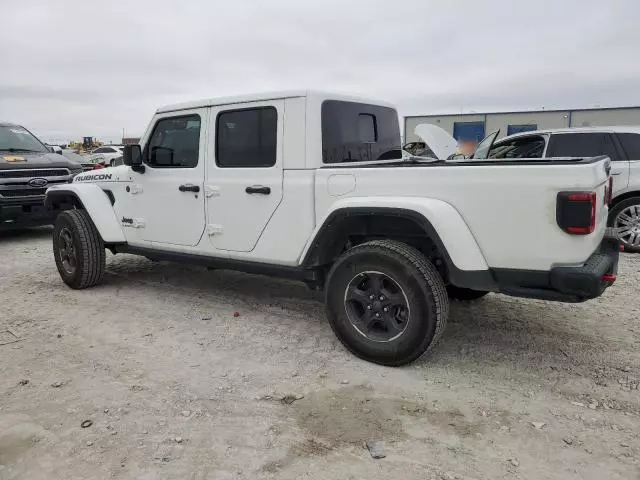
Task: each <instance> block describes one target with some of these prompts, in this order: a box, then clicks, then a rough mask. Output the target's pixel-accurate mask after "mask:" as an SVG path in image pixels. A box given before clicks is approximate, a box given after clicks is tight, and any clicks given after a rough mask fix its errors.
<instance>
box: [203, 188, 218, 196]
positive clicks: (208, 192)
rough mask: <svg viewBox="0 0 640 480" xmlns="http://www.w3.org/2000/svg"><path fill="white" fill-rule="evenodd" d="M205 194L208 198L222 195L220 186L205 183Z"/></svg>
mask: <svg viewBox="0 0 640 480" xmlns="http://www.w3.org/2000/svg"><path fill="white" fill-rule="evenodd" d="M204 196H205V197H207V198H211V197H219V196H220V187H216V186H210V185H205V186H204Z"/></svg>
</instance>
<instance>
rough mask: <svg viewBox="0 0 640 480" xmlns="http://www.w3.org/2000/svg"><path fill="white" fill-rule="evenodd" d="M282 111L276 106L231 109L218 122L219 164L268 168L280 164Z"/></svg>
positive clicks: (217, 154)
mask: <svg viewBox="0 0 640 480" xmlns="http://www.w3.org/2000/svg"><path fill="white" fill-rule="evenodd" d="M277 140H278V111H277V110H276V109H275V108H274V107H261V108H251V109H246V110H229V111H226V112H221V113H220V114H219V115H218V119H217V121H216V164H217V165H218V166H219V167H223V168H229V167H231V168H234V167H235V168H260V167H262V168H266V167H273V166H274V165H275V164H276V155H277Z"/></svg>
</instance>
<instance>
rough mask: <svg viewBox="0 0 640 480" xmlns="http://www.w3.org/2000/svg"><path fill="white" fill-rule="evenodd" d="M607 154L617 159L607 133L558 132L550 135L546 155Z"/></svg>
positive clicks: (583, 155)
mask: <svg viewBox="0 0 640 480" xmlns="http://www.w3.org/2000/svg"><path fill="white" fill-rule="evenodd" d="M598 155H607V156H609V158H611V160H618V159H619V156H618V152H617V151H616V149H615V147H614V145H613V142H612V141H611V137H610V136H609V134H608V133H558V134H554V135H551V140H549V150H548V151H547V157H596V156H598Z"/></svg>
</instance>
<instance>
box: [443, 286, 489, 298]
mask: <svg viewBox="0 0 640 480" xmlns="http://www.w3.org/2000/svg"><path fill="white" fill-rule="evenodd" d="M447 293H448V294H449V298H451V299H453V300H464V301H471V300H478V299H479V298H482V297H484V296H485V295H486V294H487V293H489V292H485V291H483V290H472V289H470V288H462V287H456V286H455V285H447Z"/></svg>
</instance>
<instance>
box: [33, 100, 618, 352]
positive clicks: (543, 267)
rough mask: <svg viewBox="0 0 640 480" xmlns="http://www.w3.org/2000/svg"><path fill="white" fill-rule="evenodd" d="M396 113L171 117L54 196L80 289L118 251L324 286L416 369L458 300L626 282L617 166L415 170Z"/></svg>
mask: <svg viewBox="0 0 640 480" xmlns="http://www.w3.org/2000/svg"><path fill="white" fill-rule="evenodd" d="M400 145H401V139H400V129H399V125H398V115H397V113H396V111H395V109H394V108H393V107H392V106H390V105H385V104H382V103H379V102H369V101H365V100H361V99H354V98H350V97H345V96H340V95H331V94H324V93H319V92H310V91H300V92H289V93H278V94H264V95H257V96H251V97H235V98H221V99H214V100H206V101H197V102H191V103H184V104H179V105H172V106H168V107H163V108H160V109H158V111H157V112H156V114H155V116H154V117H153V119H152V122H151V124H150V125H149V127H148V130H147V131H146V133H145V134H144V136H143V137H142V139H141V143H140V145H133V146H127V147H125V151H124V165H121V166H117V167H113V168H106V169H103V170H100V171H96V172H86V173H83V174H80V175H78V176H76V177H75V179H74V181H73V183H71V184H68V185H61V186H54V187H52V188H50V189H49V190H48V191H47V194H46V199H45V205H46V206H47V207H48V208H51V209H52V210H58V209H60V208H61V206H62V205H69V204H71V205H74V208H72V209H66V210H65V209H63V211H62V213H60V214H59V215H58V217H57V221H56V226H55V230H54V235H53V251H54V256H55V262H56V265H57V268H58V271H59V273H60V276H61V277H62V279H63V281H64V282H66V283H67V284H68V285H69V286H70V287H72V288H76V289H82V288H87V287H91V286H94V285H96V284H98V283H100V282H101V281H102V279H103V275H104V271H105V248H106V249H109V250H110V251H111V252H113V253H129V254H137V255H143V256H146V257H149V258H152V259H156V260H171V261H179V262H191V263H196V264H201V265H203V266H207V267H211V268H223V269H236V270H241V271H245V272H249V273H258V274H267V275H279V276H285V277H289V278H295V279H299V280H302V281H304V282H307V283H308V284H309V285H311V286H312V287H315V288H322V289H324V291H325V299H326V307H327V316H328V319H329V322H330V324H331V327H332V328H333V330H334V332H335V333H336V335H337V336H338V338H339V339H340V340H341V341H342V342H343V343H344V345H345V346H346V347H347V348H348V349H349V350H351V351H352V352H353V353H354V354H356V355H358V356H360V357H362V358H364V359H366V360H369V361H372V362H377V363H380V364H385V365H402V364H405V363H408V362H411V361H413V360H415V359H416V358H418V357H419V356H420V355H421V354H423V353H424V352H425V351H427V350H428V349H429V348H430V347H431V346H432V345H434V344H435V342H436V341H437V339H438V337H439V336H440V335H441V334H442V331H443V329H444V326H445V323H446V320H447V315H448V311H449V298H448V297H454V298H461V299H474V298H479V297H481V296H482V295H484V294H486V293H487V292H489V291H493V292H501V293H505V294H509V295H515V296H522V297H530V298H540V299H548V300H556V301H564V302H580V301H584V300H587V299H591V298H595V297H598V296H599V295H600V294H602V292H603V291H604V290H605V288H607V287H608V286H610V285H611V284H612V283H613V282H614V280H615V278H616V277H615V275H616V272H617V263H618V252H619V241H618V240H617V239H615V238H614V237H612V236H609V235H606V229H607V214H608V202H609V200H610V195H611V189H610V187H611V177H610V176H609V171H610V160H609V159H608V158H607V157H594V158H584V159H576V158H572V159H566V160H562V159H554V161H553V163H550V162H547V161H544V160H541V159H532V160H529V159H511V160H510V161H508V162H505V161H504V160H496V161H493V160H485V161H481V162H479V161H477V160H476V161H473V162H469V161H461V162H455V161H454V162H443V161H437V160H434V161H429V160H426V159H420V158H409V159H407V158H404V159H403V155H402V150H401V147H400Z"/></svg>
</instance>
